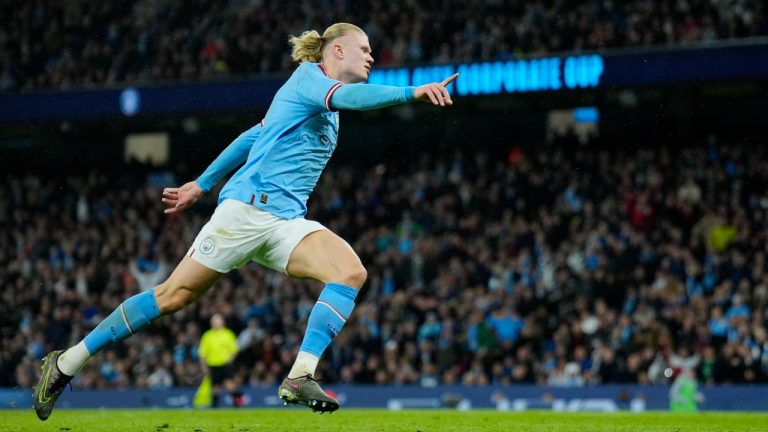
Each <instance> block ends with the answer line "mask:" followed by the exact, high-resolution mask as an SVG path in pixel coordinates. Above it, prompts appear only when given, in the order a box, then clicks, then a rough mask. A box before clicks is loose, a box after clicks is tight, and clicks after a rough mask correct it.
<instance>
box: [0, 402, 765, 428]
mask: <svg viewBox="0 0 768 432" xmlns="http://www.w3.org/2000/svg"><path fill="white" fill-rule="evenodd" d="M0 431H3V432H5V431H13V432H16V431H24V432H26V431H52V432H54V431H55V432H60V431H65V432H78V431H88V432H91V431H147V432H171V431H184V432H224V431H226V432H230V431H233V432H256V431H302V432H304V431H327V432H345V431H354V432H361V431H387V432H399V431H403V432H418V431H421V432H433V431H434V432H438V431H439V432H443V431H457V432H458V431H461V432H464V431H482V432H485V431H509V432H524V431H531V432H533V431H535V432H547V431H552V432H555V431H556V432H570V431H574V432H577V431H578V432H580V431H585V432H586V431H589V432H593V431H594V432H599V431H622V432H624V431H627V432H629V431H632V432H635V431H649V432H650V431H667V432H689V431H690V432H694V431H696V432H698V431H723V432H725V431H733V432H736V431H768V414H756V413H699V414H672V413H667V412H647V413H643V414H635V413H610V414H597V413H554V412H549V411H532V412H530V411H529V412H498V411H491V410H472V411H465V412H459V411H448V410H405V411H398V412H391V411H386V410H363V409H343V408H342V409H341V410H340V411H337V412H336V413H334V414H332V415H327V414H326V415H319V414H313V413H311V412H310V411H309V410H306V409H302V410H299V409H289V408H286V409H237V410H234V409H222V410H202V411H201V410H182V409H180V410H151V409H150V410H124V409H121V410H63V409H62V410H56V411H54V412H53V415H52V416H51V418H50V419H48V420H47V421H45V422H41V421H39V420H38V419H37V417H36V416H35V413H34V411H32V410H31V409H30V410H23V411H22V410H0Z"/></svg>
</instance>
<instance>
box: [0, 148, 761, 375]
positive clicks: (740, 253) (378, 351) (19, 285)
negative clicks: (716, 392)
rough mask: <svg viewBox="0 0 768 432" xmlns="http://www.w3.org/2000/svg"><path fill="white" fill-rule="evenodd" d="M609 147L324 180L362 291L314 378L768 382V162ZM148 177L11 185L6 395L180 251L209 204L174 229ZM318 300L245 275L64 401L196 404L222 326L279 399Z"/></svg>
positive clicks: (318, 196)
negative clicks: (209, 332) (116, 393)
mask: <svg viewBox="0 0 768 432" xmlns="http://www.w3.org/2000/svg"><path fill="white" fill-rule="evenodd" d="M598 144H599V143H597V142H596V141H593V143H592V144H589V145H586V146H584V145H579V144H578V143H577V142H576V141H575V138H574V137H573V136H570V135H566V136H563V137H559V138H557V139H556V140H555V141H554V142H552V143H550V144H547V145H544V144H542V145H539V146H536V147H533V148H528V147H525V148H520V147H518V148H514V149H507V150H511V151H510V152H509V154H508V155H506V154H505V155H503V157H498V155H496V154H491V153H489V152H487V151H479V152H478V151H473V152H471V153H470V152H463V151H458V150H457V151H455V152H440V151H436V152H426V151H425V152H422V153H421V155H420V157H417V158H414V159H413V160H408V161H403V160H397V159H392V160H387V161H384V162H383V163H381V164H380V165H373V166H359V165H357V166H353V165H345V164H338V165H336V164H334V166H332V167H329V169H328V170H327V171H326V173H325V174H324V176H323V177H322V178H321V181H320V183H319V184H318V187H317V188H316V191H315V193H314V195H313V198H312V199H311V200H310V213H309V214H308V218H311V219H316V220H319V221H321V222H322V223H324V224H326V226H328V227H329V228H331V229H333V230H334V231H335V232H337V233H339V234H340V235H341V236H342V237H344V238H346V239H348V240H349V241H350V243H352V244H353V247H354V248H355V250H356V251H358V253H359V254H360V256H361V258H362V260H363V262H364V264H365V265H366V266H367V269H368V272H369V279H368V282H367V283H366V286H365V287H364V288H363V292H362V293H361V295H360V296H359V297H358V307H357V309H356V310H355V312H354V314H353V316H352V318H351V319H350V320H349V322H348V323H347V325H346V327H345V329H344V331H342V332H341V334H340V335H339V336H338V337H337V339H336V340H335V342H334V343H333V344H332V345H331V347H330V348H329V350H328V351H327V352H326V355H325V357H324V360H323V361H322V362H321V369H320V372H319V375H320V377H321V378H322V379H324V380H327V381H330V382H337V383H377V384H418V385H422V386H434V385H438V384H454V383H462V384H465V385H473V386H475V385H477V386H480V385H488V384H494V385H501V386H506V385H513V384H518V383H536V384H541V385H549V386H587V385H594V384H598V383H639V384H651V383H666V382H668V380H669V379H670V377H671V376H674V375H675V374H676V373H677V372H678V371H680V370H683V369H694V370H695V371H696V373H697V375H698V377H699V379H700V380H701V382H703V383H705V384H713V383H756V382H767V381H768V337H767V334H766V328H768V265H767V263H766V252H767V250H766V248H767V246H768V229H767V227H766V223H767V221H768V217H766V216H767V214H766V212H768V191H766V189H765V185H766V184H768V154H766V149H765V148H764V147H760V146H757V145H750V144H740V145H722V144H717V143H716V142H713V143H711V144H709V145H702V146H698V147H690V148H661V147H656V148H653V147H650V148H643V149H639V150H633V149H627V148H624V149H620V148H617V147H615V146H614V147H612V148H607V147H605V146H601V145H598ZM505 151H506V150H505ZM157 178H158V176H148V177H145V176H144V175H142V174H140V171H138V170H132V171H128V172H127V173H126V175H125V176H115V175H111V174H110V175H108V174H107V173H103V172H101V173H99V172H94V173H91V174H90V175H87V176H82V177H78V176H69V177H66V178H63V179H56V178H52V177H36V176H31V175H30V176H6V177H5V178H4V179H3V182H2V183H1V184H0V185H1V187H0V286H2V287H3V289H2V293H0V295H2V302H0V323H1V324H2V325H1V326H0V330H1V334H0V386H20V387H23V388H29V387H31V386H32V385H33V384H34V382H35V380H36V374H38V373H39V365H40V358H41V357H42V356H43V355H44V353H46V352H47V351H49V350H51V349H57V348H64V347H67V346H70V345H72V344H73V343H75V342H77V341H79V340H80V339H81V338H82V337H83V336H84V334H85V333H86V332H87V331H89V329H91V328H93V327H94V326H95V324H96V323H98V322H99V321H100V320H101V319H102V318H103V317H104V316H105V314H107V313H109V312H110V311H112V310H113V309H114V308H115V307H116V306H117V305H118V304H119V302H120V301H121V300H122V299H123V298H126V297H127V296H129V295H131V294H133V293H136V292H138V291H139V290H144V289H147V288H149V287H152V286H153V285H155V284H156V283H157V282H158V281H160V280H162V279H163V277H164V276H165V275H166V274H167V273H168V271H169V270H171V269H172V267H173V265H175V263H176V261H177V260H178V259H179V258H180V257H181V256H183V254H184V253H185V252H186V251H187V248H188V247H189V244H190V242H191V240H192V239H193V238H194V236H195V234H196V233H197V231H198V229H199V228H200V227H201V226H202V224H204V223H205V222H206V220H207V218H208V217H209V215H210V214H211V211H212V209H213V206H214V205H215V194H209V195H208V196H207V197H206V198H205V199H204V201H203V202H201V203H198V204H197V205H196V206H195V207H194V208H193V209H191V210H189V211H188V212H187V213H185V214H183V215H182V216H181V217H165V216H164V215H163V212H162V205H161V203H160V200H159V198H160V189H159V186H158V185H157V184H156V181H157ZM147 179H149V180H147ZM320 288H321V287H320V285H319V284H318V283H315V282H311V281H299V280H293V279H290V278H287V277H284V276H282V275H281V274H279V273H277V272H273V271H269V270H265V269H263V268H261V267H259V266H257V265H255V264H251V265H248V266H246V267H244V268H243V269H241V270H239V271H235V272H232V273H230V274H229V275H228V276H225V277H224V278H222V280H221V281H220V282H218V283H217V284H216V285H215V286H214V287H213V288H212V289H211V290H210V292H209V293H208V294H207V295H205V296H204V297H203V298H202V299H201V300H200V301H199V302H198V303H196V304H194V305H192V306H190V307H188V308H186V309H183V310H182V311H180V312H178V313H177V314H175V315H173V316H169V317H164V318H162V319H160V320H158V321H156V322H155V323H153V324H152V325H151V326H150V327H149V328H148V329H146V330H145V331H143V332H142V333H141V334H139V335H136V336H134V337H132V338H130V339H128V340H127V341H125V342H124V343H119V344H116V345H114V346H112V347H110V348H109V349H107V350H106V352H104V353H102V354H100V355H99V356H97V357H96V358H94V359H92V360H91V361H90V362H89V363H88V364H87V365H86V366H85V368H84V369H83V371H82V373H81V374H80V375H79V376H78V377H77V378H76V379H75V381H74V386H75V387H79V388H122V387H128V386H131V387H148V388H164V387H168V386H194V385H197V384H199V382H200V380H201V376H202V371H201V368H200V362H199V359H198V357H197V351H196V347H197V344H198V342H199V338H200V335H201V333H202V331H204V330H205V329H206V328H207V326H208V322H209V318H210V316H211V315H212V314H214V313H221V314H223V315H224V316H225V317H226V320H227V325H228V326H229V327H230V328H231V329H233V330H234V331H235V332H236V334H238V344H239V347H240V352H239V354H238V356H237V358H236V360H235V370H236V376H237V377H238V378H239V380H240V382H241V383H242V384H243V385H244V386H246V387H248V386H276V385H277V384H278V383H279V380H281V379H282V378H283V376H284V375H285V373H286V372H287V370H288V369H289V368H290V365H291V364H292V361H293V359H294V357H295V354H296V352H297V349H298V346H299V344H300V342H301V341H300V338H301V335H302V334H303V328H304V325H305V322H306V319H307V316H308V314H309V312H310V310H311V308H312V305H313V302H314V300H315V298H316V295H317V293H318V292H319V289H320Z"/></svg>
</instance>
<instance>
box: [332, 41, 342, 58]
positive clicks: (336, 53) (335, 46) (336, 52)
mask: <svg viewBox="0 0 768 432" xmlns="http://www.w3.org/2000/svg"><path fill="white" fill-rule="evenodd" d="M333 55H334V56H335V57H336V58H337V59H339V60H341V59H343V58H344V49H343V48H342V47H341V44H340V43H335V44H333Z"/></svg>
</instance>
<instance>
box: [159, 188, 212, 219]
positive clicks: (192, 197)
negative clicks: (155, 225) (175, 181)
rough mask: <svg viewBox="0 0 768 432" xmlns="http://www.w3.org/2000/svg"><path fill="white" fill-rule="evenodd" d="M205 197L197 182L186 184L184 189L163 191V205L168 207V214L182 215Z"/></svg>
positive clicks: (166, 189)
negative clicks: (181, 213)
mask: <svg viewBox="0 0 768 432" xmlns="http://www.w3.org/2000/svg"><path fill="white" fill-rule="evenodd" d="M201 196H203V189H202V188H200V185H198V184H197V182H196V181H191V182H189V183H186V184H184V186H182V187H177V188H165V189H163V204H165V205H167V206H168V208H166V209H165V213H166V214H171V213H180V212H182V211H184V210H186V208H187V207H189V206H191V205H192V204H194V203H195V201H197V200H198V199H200V197H201Z"/></svg>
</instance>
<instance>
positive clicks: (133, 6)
mask: <svg viewBox="0 0 768 432" xmlns="http://www.w3.org/2000/svg"><path fill="white" fill-rule="evenodd" d="M765 13H766V11H765V4H764V2H760V1H757V0H710V1H693V0H662V1H650V0H633V1H629V2H612V1H603V0H590V1H586V2H584V1H571V0H536V1H526V2H519V1H510V0H472V1H451V0H430V1H411V0H406V1H398V2H377V1H372V0H360V1H354V2H352V1H349V2H346V1H328V0H322V1H321V0H301V1H287V2H285V1H284V2H276V1H263V0H214V1H210V0H193V1H188V0H151V1H148V0H142V1H127V0H121V1H105V2H93V1H88V0H69V1H66V2H61V1H54V0H34V1H28V2H12V1H0V92H3V91H17V90H29V89H41V88H68V87H72V86H80V85H86V86H87V85H91V84H96V83H106V84H112V83H120V82H130V83H150V82H161V81H168V80H196V79H214V78H217V77H223V76H232V75H257V74H266V73H274V72H283V71H287V70H291V69H292V67H293V65H292V64H291V61H290V55H289V49H288V45H287V38H288V35H289V34H294V35H297V34H299V33H301V32H302V31H304V30H307V29H317V30H319V31H322V30H323V29H324V28H326V27H327V26H328V25H330V24H331V23H333V22H337V21H347V22H352V23H356V24H358V25H360V26H361V27H362V28H363V29H364V30H365V31H366V32H367V33H368V35H369V36H370V39H371V44H372V47H373V52H374V55H375V58H376V60H377V62H378V64H377V66H378V65H383V66H391V65H402V64H407V63H443V62H449V61H466V60H495V59H507V58H510V57H515V56H520V55H538V54H542V53H547V52H559V51H573V50H576V51H579V50H594V49H603V48H615V47H636V46H645V45H676V44H689V43H699V42H701V43H707V42H711V41H714V40H720V39H732V38H743V37H750V36H760V35H763V36H764V35H768V20H766V15H765Z"/></svg>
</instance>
